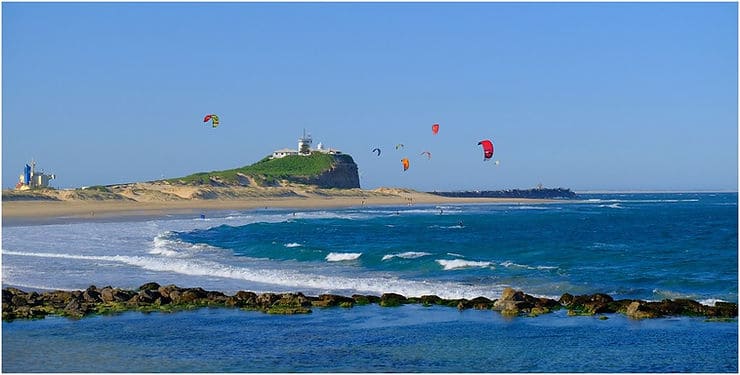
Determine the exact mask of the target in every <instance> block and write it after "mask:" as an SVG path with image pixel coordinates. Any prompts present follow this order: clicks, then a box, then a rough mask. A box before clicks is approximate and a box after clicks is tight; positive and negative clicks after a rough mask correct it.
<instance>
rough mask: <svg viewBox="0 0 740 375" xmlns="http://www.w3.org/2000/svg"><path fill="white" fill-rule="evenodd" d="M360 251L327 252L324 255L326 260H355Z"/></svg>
mask: <svg viewBox="0 0 740 375" xmlns="http://www.w3.org/2000/svg"><path fill="white" fill-rule="evenodd" d="M360 255H362V253H329V254H328V255H327V256H326V261H327V262H343V261H348V260H355V259H357V258H359V257H360Z"/></svg>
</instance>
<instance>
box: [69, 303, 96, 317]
mask: <svg viewBox="0 0 740 375" xmlns="http://www.w3.org/2000/svg"><path fill="white" fill-rule="evenodd" d="M90 311H92V308H91V307H90V305H88V304H86V303H81V302H79V301H77V300H76V299H74V300H72V301H70V302H69V303H68V304H67V306H65V307H64V311H63V313H64V315H66V316H69V317H72V318H82V317H83V316H85V315H87V314H88V313H89V312H90Z"/></svg>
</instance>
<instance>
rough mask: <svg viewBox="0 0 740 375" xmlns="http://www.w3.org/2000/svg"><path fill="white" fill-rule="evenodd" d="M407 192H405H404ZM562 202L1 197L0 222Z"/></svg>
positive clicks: (410, 196)
mask: <svg viewBox="0 0 740 375" xmlns="http://www.w3.org/2000/svg"><path fill="white" fill-rule="evenodd" d="M406 195H407V196H406ZM552 202H562V201H556V200H550V199H526V198H450V197H442V196H436V195H433V194H427V193H419V192H413V193H406V194H404V196H402V195H400V194H399V195H388V196H373V195H368V196H363V195H352V196H347V195H336V196H332V195H325V196H289V197H255V198H249V199H207V200H178V201H151V202H137V201H114V200H88V201H84V200H63V201H51V200H44V201H41V200H37V201H34V200H17V201H3V202H2V225H3V226H19V225H43V224H60V223H70V222H86V221H120V220H150V219H157V218H166V217H171V216H173V215H178V216H185V215H196V216H199V215H200V214H202V213H204V212H205V213H206V214H207V211H229V210H257V209H296V210H305V209H318V208H349V207H365V206H368V207H371V206H413V205H431V204H468V203H489V204H490V203H500V204H507V203H508V204H512V203H519V204H522V203H526V204H544V203H552Z"/></svg>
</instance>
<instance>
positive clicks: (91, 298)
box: [82, 286, 103, 303]
mask: <svg viewBox="0 0 740 375" xmlns="http://www.w3.org/2000/svg"><path fill="white" fill-rule="evenodd" d="M82 299H83V300H84V301H85V302H88V303H97V302H103V299H102V298H101V296H100V293H99V292H98V291H97V289H96V288H95V286H91V287H90V288H87V290H85V291H84V292H83V293H82Z"/></svg>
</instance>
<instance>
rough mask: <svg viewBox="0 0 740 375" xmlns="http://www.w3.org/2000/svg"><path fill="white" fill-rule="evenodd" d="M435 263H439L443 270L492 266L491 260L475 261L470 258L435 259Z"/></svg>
mask: <svg viewBox="0 0 740 375" xmlns="http://www.w3.org/2000/svg"><path fill="white" fill-rule="evenodd" d="M437 263H439V264H440V265H441V266H442V267H443V268H444V269H445V270H456V269H460V268H476V267H477V268H486V267H493V264H491V262H476V261H472V260H465V259H452V260H448V259H437Z"/></svg>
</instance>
